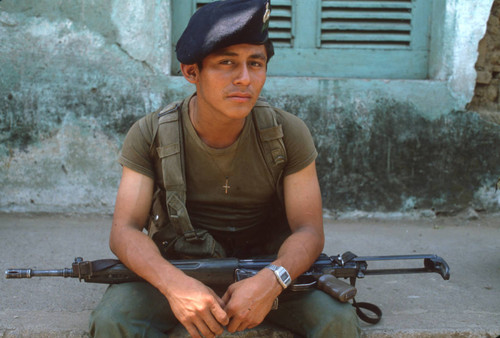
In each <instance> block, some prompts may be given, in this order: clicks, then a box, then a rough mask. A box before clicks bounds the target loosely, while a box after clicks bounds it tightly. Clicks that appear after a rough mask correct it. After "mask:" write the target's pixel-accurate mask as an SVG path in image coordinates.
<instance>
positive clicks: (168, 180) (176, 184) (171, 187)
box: [156, 101, 196, 240]
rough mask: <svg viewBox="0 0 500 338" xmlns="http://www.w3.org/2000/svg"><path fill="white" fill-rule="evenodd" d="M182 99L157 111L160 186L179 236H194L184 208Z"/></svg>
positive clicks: (170, 218)
mask: <svg viewBox="0 0 500 338" xmlns="http://www.w3.org/2000/svg"><path fill="white" fill-rule="evenodd" d="M181 107H182V102H181V101H179V102H174V103H172V104H170V105H168V106H167V107H165V108H164V109H162V110H161V111H160V112H159V113H158V132H157V134H156V136H157V138H158V147H157V148H156V151H157V153H158V156H159V158H160V161H161V168H162V176H163V186H164V189H165V192H166V204H167V211H168V217H169V220H170V223H171V224H172V226H173V227H174V229H175V232H176V233H177V234H179V235H181V234H182V235H184V236H185V237H186V239H188V240H189V236H190V235H192V236H194V237H196V234H195V232H194V229H193V226H192V225H191V221H190V220H189V215H188V212H187V208H186V179H185V173H184V152H183V138H182V113H181Z"/></svg>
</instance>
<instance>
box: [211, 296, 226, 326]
mask: <svg viewBox="0 0 500 338" xmlns="http://www.w3.org/2000/svg"><path fill="white" fill-rule="evenodd" d="M216 299H217V301H219V300H220V298H219V297H217V298H216ZM222 306H224V303H223V302H222V300H221V301H220V302H219V303H214V304H212V306H211V308H210V312H211V314H212V315H213V317H215V319H216V320H217V324H222V325H223V326H226V325H227V324H229V316H228V315H227V313H226V311H224V310H223V309H222ZM211 317H212V316H211ZM213 317H212V318H213Z"/></svg>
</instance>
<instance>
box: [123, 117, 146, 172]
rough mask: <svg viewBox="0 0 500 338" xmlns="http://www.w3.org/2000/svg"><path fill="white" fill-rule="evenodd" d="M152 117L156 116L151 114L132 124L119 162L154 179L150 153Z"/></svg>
mask: <svg viewBox="0 0 500 338" xmlns="http://www.w3.org/2000/svg"><path fill="white" fill-rule="evenodd" d="M152 118H154V116H153V115H152V114H149V115H147V116H145V117H143V118H142V119H141V120H142V121H141V120H139V121H137V122H135V123H134V124H133V125H132V127H131V128H130V130H129V131H128V133H127V136H126V137H125V141H124V142H123V146H122V151H121V154H120V157H119V158H118V163H120V164H121V165H122V166H125V167H127V168H130V169H132V170H134V171H136V172H138V173H141V174H143V175H146V176H148V177H151V178H153V179H154V165H153V160H152V158H151V154H150V148H151V143H152V141H153V134H154V133H153V123H152ZM141 125H142V128H141Z"/></svg>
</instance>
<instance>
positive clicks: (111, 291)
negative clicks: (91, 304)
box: [89, 283, 177, 337]
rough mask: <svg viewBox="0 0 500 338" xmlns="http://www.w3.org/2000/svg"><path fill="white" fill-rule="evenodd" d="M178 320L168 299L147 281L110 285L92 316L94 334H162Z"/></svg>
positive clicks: (106, 335)
mask: <svg viewBox="0 0 500 338" xmlns="http://www.w3.org/2000/svg"><path fill="white" fill-rule="evenodd" d="M176 323H177V321H176V319H175V316H173V314H172V313H171V310H170V307H169V305H168V302H167V301H166V299H165V298H164V297H163V295H161V293H159V292H158V291H157V290H156V289H155V288H154V287H152V286H151V285H149V284H147V283H127V284H118V285H111V286H110V287H109V288H108V289H107V290H106V292H105V294H104V296H103V298H102V300H101V302H100V303H99V305H98V306H97V308H96V309H95V310H94V311H92V313H91V315H90V328H89V333H90V335H91V337H127V336H146V335H147V336H162V335H163V332H165V331H167V330H169V329H170V328H172V327H173V326H175V324H176Z"/></svg>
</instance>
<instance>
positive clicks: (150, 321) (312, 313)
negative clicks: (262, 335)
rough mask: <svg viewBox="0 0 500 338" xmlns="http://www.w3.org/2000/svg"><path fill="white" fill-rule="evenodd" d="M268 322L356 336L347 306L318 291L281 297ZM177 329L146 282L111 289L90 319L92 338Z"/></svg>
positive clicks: (311, 332)
mask: <svg viewBox="0 0 500 338" xmlns="http://www.w3.org/2000/svg"><path fill="white" fill-rule="evenodd" d="M266 322H268V323H273V324H275V325H278V326H281V327H284V328H286V329H288V330H290V331H292V332H293V333H294V334H296V335H298V336H304V337H328V338H332V337H359V336H360V334H361V330H360V327H359V320H358V317H357V315H356V313H355V311H354V308H353V307H352V305H351V304H349V303H346V304H343V303H340V302H338V301H336V300H334V299H332V298H331V297H330V296H329V295H327V294H325V293H323V292H322V291H319V290H312V291H307V292H291V293H287V294H283V295H281V296H280V297H279V308H278V309H277V310H271V312H270V313H269V314H268V316H267V317H266ZM176 325H178V321H177V319H176V318H175V316H174V314H173V313H172V311H171V310H170V306H169V304H168V301H167V300H166V298H165V297H164V296H163V295H162V294H161V293H160V292H159V291H158V290H157V289H156V288H154V287H153V286H151V285H150V284H148V283H125V284H115V285H111V286H110V287H109V288H108V289H107V290H106V292H105V294H104V296H103V298H102V300H101V302H100V303H99V305H98V306H97V308H96V309H95V310H94V311H93V312H92V314H91V316H90V335H91V337H106V338H108V337H168V331H169V330H171V329H172V328H173V327H175V326H176Z"/></svg>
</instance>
